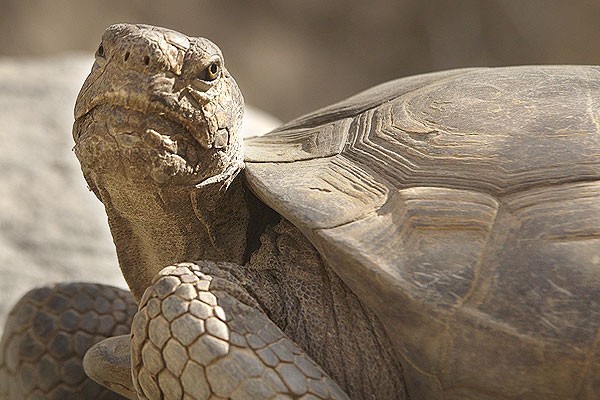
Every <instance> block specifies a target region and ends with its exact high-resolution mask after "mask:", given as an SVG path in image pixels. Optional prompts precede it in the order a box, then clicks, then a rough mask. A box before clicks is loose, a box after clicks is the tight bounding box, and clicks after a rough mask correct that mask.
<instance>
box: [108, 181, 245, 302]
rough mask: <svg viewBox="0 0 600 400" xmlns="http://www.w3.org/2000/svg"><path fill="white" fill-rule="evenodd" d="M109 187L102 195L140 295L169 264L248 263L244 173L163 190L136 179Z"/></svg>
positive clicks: (133, 286) (127, 271) (122, 259)
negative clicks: (225, 179) (226, 182)
mask: <svg viewBox="0 0 600 400" xmlns="http://www.w3.org/2000/svg"><path fill="white" fill-rule="evenodd" d="M124 186H127V187H124ZM104 187H105V189H104V190H103V191H101V193H100V196H101V200H102V202H103V203H104V205H105V208H106V213H107V215H108V222H109V225H110V230H111V233H112V236H113V240H114V243H115V246H116V250H117V256H118V259H119V265H120V268H121V271H122V273H123V276H124V277H125V280H126V281H127V284H128V285H129V287H130V289H131V291H132V293H133V295H134V297H135V298H136V300H138V301H139V300H140V298H141V296H142V295H143V293H144V291H145V290H146V288H147V287H148V286H149V285H150V284H151V282H152V279H153V278H154V276H155V275H156V274H157V273H158V272H159V271H160V270H161V269H162V268H164V267H166V266H168V265H172V264H174V263H178V262H191V261H196V260H223V261H229V262H234V263H237V264H241V263H243V262H244V259H245V257H246V254H247V248H246V247H247V244H246V242H247V239H246V232H247V230H248V223H249V220H250V213H249V209H248V206H247V201H248V200H247V196H246V195H245V188H244V185H243V182H242V178H241V177H240V176H238V177H236V178H235V179H234V180H233V181H232V182H231V184H230V185H229V187H227V188H225V187H223V186H222V185H221V184H218V183H215V184H211V185H207V186H204V187H202V188H196V187H193V188H189V187H188V188H173V187H168V188H161V189H159V190H156V187H154V188H152V189H148V187H147V186H145V187H144V186H142V185H135V184H130V185H128V184H121V185H119V186H110V185H105V186H104Z"/></svg>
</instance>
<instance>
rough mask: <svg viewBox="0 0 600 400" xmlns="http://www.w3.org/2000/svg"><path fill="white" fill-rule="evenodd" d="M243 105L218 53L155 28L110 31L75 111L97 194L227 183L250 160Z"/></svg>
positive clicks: (85, 166)
mask: <svg viewBox="0 0 600 400" xmlns="http://www.w3.org/2000/svg"><path fill="white" fill-rule="evenodd" d="M242 116H243V99H242V95H241V93H240V90H239V88H238V86H237V84H236V83H235V81H234V79H233V78H232V77H231V75H230V74H229V72H228V71H227V69H226V68H225V64H224V61H223V56H222V54H221V51H220V50H219V48H218V47H217V46H216V45H215V44H213V43H212V42H210V41H209V40H207V39H204V38H192V37H187V36H185V35H183V34H181V33H179V32H175V31H172V30H169V29H164V28H157V27H152V26H146V25H129V24H118V25H112V26H110V27H109V28H108V29H107V30H106V32H105V33H104V36H103V37H102V42H101V44H100V46H99V47H98V50H97V52H96V61H95V63H94V66H93V67H92V71H91V73H90V75H89V76H88V78H87V79H86V81H85V83H84V85H83V87H82V89H81V91H80V93H79V96H78V98H77V102H76V105H75V124H74V126H73V137H74V140H75V153H76V155H77V157H78V159H79V161H80V163H81V167H82V170H83V172H84V175H85V177H86V180H87V181H88V184H89V185H90V188H91V189H92V190H93V191H94V192H95V193H96V194H97V195H98V190H99V187H100V186H102V184H100V183H99V182H98V180H99V179H100V180H102V181H103V182H106V181H107V180H117V181H126V182H129V183H133V184H140V185H148V184H149V183H150V184H152V185H154V186H159V187H163V186H165V185H169V186H171V185H177V186H189V185H194V186H197V185H202V183H203V182H215V181H221V182H224V183H225V184H227V183H228V182H230V181H231V179H232V178H233V177H234V176H235V175H236V173H237V172H238V171H239V170H240V169H241V167H242V162H243V155H242V139H241V134H240V127H241V123H242Z"/></svg>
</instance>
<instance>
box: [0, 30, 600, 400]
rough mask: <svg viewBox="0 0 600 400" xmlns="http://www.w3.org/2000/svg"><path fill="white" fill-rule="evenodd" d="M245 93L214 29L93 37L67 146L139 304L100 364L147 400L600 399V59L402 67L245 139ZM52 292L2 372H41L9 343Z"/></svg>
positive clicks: (117, 384) (93, 354) (97, 371)
mask: <svg viewBox="0 0 600 400" xmlns="http://www.w3.org/2000/svg"><path fill="white" fill-rule="evenodd" d="M264 79H268V74H265V77H264ZM258 84H260V83H258ZM242 109H243V106H242V96H241V94H240V92H239V89H238V87H237V85H236V83H235V82H234V80H233V78H232V77H231V75H230V74H229V72H228V71H227V70H226V69H225V67H224V64H223V58H222V55H221V52H220V50H219V49H218V48H217V47H216V46H215V45H214V44H212V43H211V42H209V41H208V40H206V39H202V38H189V37H186V36H184V35H182V34H180V33H177V32H174V31H171V30H168V29H163V28H156V27H150V26H144V25H126V24H120V25H114V26H111V27H109V28H108V29H107V31H106V32H105V34H104V37H103V40H102V43H101V45H100V47H99V49H98V52H97V54H96V63H95V64H94V67H93V69H92V72H91V74H90V76H89V77H88V79H87V80H86V82H85V84H84V86H83V88H82V90H81V92H80V95H79V98H78V101H77V105H76V111H75V114H76V122H75V125H74V131H73V135H74V138H75V142H76V146H75V152H76V154H77V157H78V158H79V160H80V162H81V166H82V170H83V173H84V175H85V177H86V180H87V182H88V183H89V186H90V188H91V190H92V191H93V192H94V193H95V194H96V196H98V198H99V199H100V200H101V201H102V202H103V203H104V205H105V207H106V212H107V214H108V221H109V224H110V228H111V232H112V235H113V238H114V241H115V245H116V248H117V253H118V256H119V262H120V267H121V269H122V271H123V274H124V276H125V278H126V280H127V282H128V284H129V286H130V288H131V290H132V293H133V296H134V297H135V299H136V300H137V302H138V303H139V311H138V312H137V314H136V316H135V318H134V321H133V327H132V334H131V337H130V336H129V335H122V336H118V337H114V338H111V339H107V340H105V341H102V342H100V343H99V344H96V345H95V346H94V347H92V348H91V349H90V350H89V351H87V355H86V357H85V360H84V364H85V368H86V371H87V372H88V374H89V375H90V376H92V377H93V378H94V379H95V380H96V381H98V382H100V383H102V384H103V385H105V386H107V387H110V388H112V389H113V390H115V391H116V392H118V393H121V394H122V395H124V396H126V397H128V398H136V397H135V396H136V394H135V393H134V392H136V393H137V396H139V398H140V399H144V398H148V399H162V398H165V399H181V398H183V399H201V398H215V399H217V398H232V399H262V398H264V399H267V398H269V399H270V398H306V399H309V398H313V399H314V398H317V399H329V398H336V399H342V398H348V397H349V398H353V399H370V398H376V399H388V398H398V399H404V398H410V399H427V400H435V399H478V400H482V399H484V400H485V399H489V400H492V399H493V400H500V399H503V400H504V399H596V398H599V397H600V349H599V347H598V343H599V341H600V330H599V328H600V228H599V227H600V181H599V179H600V129H599V128H600V69H599V68H597V67H586V66H535V67H510V68H493V69H486V68H475V69H461V70H452V71H446V72H438V73H432V74H426V75H420V76H415V77H409V78H404V79H399V80H395V81H391V82H388V83H385V84H382V85H380V86H377V87H374V88H372V89H370V90H367V91H365V92H362V93H360V94H358V95H356V96H354V97H351V98H349V99H347V100H344V101H342V102H340V103H337V104H334V105H332V106H330V107H327V108H324V109H322V110H319V111H316V112H314V113H312V114H309V115H306V116H304V117H301V118H299V119H297V120H295V121H292V122H290V123H288V124H286V125H284V126H282V127H280V128H278V129H276V130H275V131H273V132H271V133H269V134H267V135H265V136H263V137H258V138H254V139H251V140H248V141H246V142H245V143H244V144H243V145H242V141H241V138H240V137H239V135H238V129H239V126H240V124H241V119H242ZM242 152H243V155H242ZM197 260H200V261H197ZM190 262H193V263H190ZM174 263H178V264H175V265H173V264H174ZM167 265H172V266H170V267H167V268H165V269H163V267H165V266H167ZM42 290H45V292H44V296H46V297H44V296H42V295H40V294H39V292H37V291H36V292H32V294H30V295H28V296H29V297H26V298H25V299H24V300H23V301H22V302H24V303H23V304H25V305H26V306H21V308H20V307H19V306H17V307H16V308H15V310H14V311H13V313H12V314H11V318H12V320H10V321H12V322H10V324H9V325H10V326H9V327H8V328H7V333H6V336H7V337H9V339H10V340H9V339H6V338H5V340H4V341H3V348H2V362H3V363H4V365H3V367H2V372H1V375H0V379H3V380H2V381H0V383H1V384H2V385H8V384H7V382H8V381H10V382H11V383H10V385H12V386H15V387H17V386H18V385H24V386H26V387H31V386H32V383H31V382H32V380H35V379H40V376H39V373H38V375H36V371H33V372H32V371H31V367H29V368H30V370H29V371H26V373H23V372H19V371H20V370H19V369H18V368H17V366H18V365H20V363H21V361H20V358H19V357H21V358H23V357H27V356H28V353H27V351H26V350H27V345H23V344H21V347H24V348H25V350H24V351H22V352H21V353H23V354H24V355H20V353H19V352H17V351H13V353H14V354H12V355H10V357H9V356H7V354H8V353H10V350H7V349H8V348H9V347H10V346H9V342H11V341H12V342H14V343H26V342H25V341H24V339H22V338H23V337H24V336H27V335H29V337H35V335H38V336H42V335H40V334H39V333H36V332H35V329H36V328H40V327H41V329H46V331H44V334H45V335H46V336H47V337H50V336H52V333H51V332H50V330H49V329H47V324H46V325H44V324H43V323H38V324H37V325H38V326H36V324H35V323H32V322H31V320H32V318H33V317H31V315H38V314H36V311H35V310H34V309H33V305H35V304H38V305H39V304H43V306H44V307H46V308H48V306H47V304H48V301H47V300H44V301H45V303H44V301H42V300H40V298H44V299H47V298H48V296H52V293H53V290H62V291H65V287H64V285H63V286H61V287H60V288H58V289H42ZM78 290H79V289H78ZM107 290H114V289H107ZM74 292H77V290H74ZM36 296H37V297H36ZM118 296H121V294H118V295H117V294H113V295H111V297H110V298H111V299H112V298H115V297H118ZM30 298H34V300H36V299H37V300H36V301H37V303H36V302H35V301H33V300H31V299H30ZM28 299H29V300H28ZM69 301H71V300H69ZM73 302H75V303H76V301H75V300H73ZM88 302H89V301H88ZM63 303H64V302H63ZM63 303H61V304H62V308H63V309H65V310H66V311H67V312H68V310H69V309H70V308H71V307H75V306H73V305H71V303H69V305H65V304H63ZM105 303H106V304H105V306H106V307H108V306H110V304H112V303H111V302H110V301H106V302H105ZM113 303H114V302H113ZM121 303H123V304H121ZM125 303H126V302H125V301H120V302H119V307H120V310H121V312H122V313H123V309H124V308H126V306H125V305H124V304H125ZM32 304H33V305H32ZM22 308H23V309H25V311H24V312H23V311H19V310H20V309H22ZM57 315H58V314H57ZM127 315H130V314H127ZM56 318H60V317H56ZM42 319H43V318H42ZM125 319H126V317H124V316H123V315H122V316H121V320H125ZM9 328H10V329H9ZM89 329H91V328H89ZM11 332H12V333H11ZM15 332H16V333H15ZM74 332H75V331H74ZM120 333H122V332H120ZM76 334H77V333H76V332H75V333H73V335H76ZM110 335H111V334H110V332H108V331H105V332H102V334H101V335H97V336H98V337H97V339H98V340H100V339H101V338H102V337H107V336H110ZM19 340H21V342H19ZM63 342H64V343H66V342H68V340H67V339H65V341H63ZM56 347H57V346H56V345H54V347H51V346H50V350H49V351H50V352H56V351H57V349H56ZM17 353H19V354H17ZM130 354H131V357H130ZM9 359H10V360H9ZM7 360H8V361H7ZM9 364H10V365H9ZM130 368H131V371H132V373H131V374H130V372H129V370H130ZM66 373H67V376H66V377H65V379H67V380H68V379H71V378H70V376H68V371H66ZM132 376H133V382H132V381H131V379H132ZM27 379H29V381H27ZM15 382H16V383H15ZM23 382H24V383H23ZM3 390H6V389H3ZM15 390H17V389H15ZM0 393H2V392H1V391H0ZM4 393H6V391H5V392H4ZM15 393H16V392H15ZM104 395H107V396H108V394H106V393H105V394H104ZM5 396H7V395H6V394H5ZM15 396H16V395H15ZM211 396H212V397H211ZM17 397H18V396H16V397H14V398H17ZM23 397H24V396H23Z"/></svg>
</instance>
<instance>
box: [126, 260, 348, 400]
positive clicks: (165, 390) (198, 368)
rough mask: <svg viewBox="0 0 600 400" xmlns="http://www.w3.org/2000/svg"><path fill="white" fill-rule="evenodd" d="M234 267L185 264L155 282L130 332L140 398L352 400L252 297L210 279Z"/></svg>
mask: <svg viewBox="0 0 600 400" xmlns="http://www.w3.org/2000/svg"><path fill="white" fill-rule="evenodd" d="M231 267H235V268H239V267H237V266H232V265H231V264H227V263H209V262H204V263H198V265H196V264H179V265H177V266H171V267H167V268H165V269H164V270H162V271H161V272H160V274H159V275H158V276H157V277H156V278H155V279H154V283H153V285H152V286H151V287H150V288H149V289H148V290H147V291H146V293H145V294H144V297H143V298H142V301H141V304H140V310H139V312H138V313H137V314H136V317H135V318H134V322H133V327H132V336H131V344H132V349H131V352H132V372H133V379H134V382H133V385H134V387H135V389H136V391H137V392H138V396H139V398H140V399H150V400H154V399H162V398H165V399H182V398H184V399H209V398H211V399H221V398H222V399H234V400H235V399H257V400H260V399H272V398H282V399H283V398H294V399H299V398H302V399H348V396H347V395H346V394H345V393H344V392H343V391H342V390H341V389H340V387H339V386H338V385H337V384H336V383H335V382H334V381H333V379H331V378H330V377H329V376H327V375H326V374H325V372H324V371H323V370H322V369H321V368H320V367H319V366H318V365H317V364H316V363H315V362H314V361H313V360H312V359H311V358H310V357H309V356H308V355H307V354H306V353H305V352H304V351H303V350H302V349H301V348H300V347H298V346H297V345H296V344H295V343H294V342H293V341H292V340H291V339H289V338H288V337H287V336H285V334H284V333H283V332H282V331H281V330H280V329H279V328H278V327H277V326H276V325H275V324H274V323H273V322H272V321H271V320H270V319H269V318H268V317H267V316H266V315H265V314H264V313H263V312H262V311H261V310H260V307H259V305H258V304H257V303H256V301H255V300H254V299H253V298H252V297H251V296H250V295H249V294H248V292H246V291H245V290H244V289H243V288H242V287H241V286H239V285H238V284H237V283H236V282H234V281H231V280H227V279H224V278H222V277H219V276H215V275H216V274H208V273H205V272H209V271H218V270H221V271H222V272H223V274H218V275H221V276H227V275H228V273H227V271H226V270H227V269H228V268H231ZM203 271H205V272H203ZM161 396H163V397H161Z"/></svg>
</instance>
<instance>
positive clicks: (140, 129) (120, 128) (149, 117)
mask: <svg viewBox="0 0 600 400" xmlns="http://www.w3.org/2000/svg"><path fill="white" fill-rule="evenodd" d="M73 136H74V138H75V141H76V145H75V148H74V150H75V154H76V155H77V158H78V159H79V161H80V163H81V167H82V170H83V171H84V173H85V174H86V176H90V175H95V176H107V177H111V178H112V179H113V180H114V179H118V180H124V181H137V182H140V183H143V184H148V183H149V182H148V181H150V183H153V184H157V185H160V186H162V185H165V184H167V183H169V184H190V183H192V184H193V183H197V182H198V181H200V180H202V179H203V178H204V174H202V169H203V164H205V163H204V162H203V160H202V156H203V155H204V154H205V153H206V150H205V149H204V151H203V149H202V148H201V147H200V145H199V144H198V143H197V142H196V141H195V140H194V138H193V137H192V135H191V134H190V133H189V131H188V130H187V129H186V128H185V127H183V126H182V125H181V124H180V123H178V122H176V121H173V120H171V119H169V118H166V117H165V116H164V115H157V114H155V113H143V112H141V111H134V110H132V109H129V108H126V107H123V106H118V105H110V104H104V105H99V106H97V107H94V108H93V109H92V110H90V111H89V112H88V113H86V114H85V115H83V116H81V117H79V118H78V119H77V120H76V121H75V124H74V126H73ZM90 185H91V186H92V183H91V182H90Z"/></svg>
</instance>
